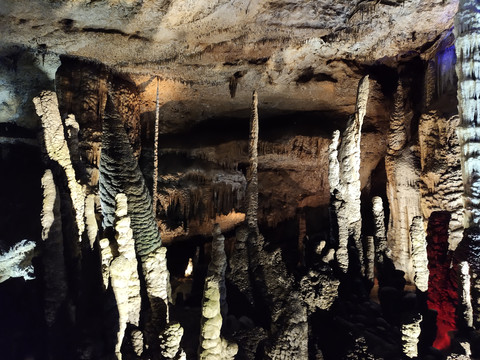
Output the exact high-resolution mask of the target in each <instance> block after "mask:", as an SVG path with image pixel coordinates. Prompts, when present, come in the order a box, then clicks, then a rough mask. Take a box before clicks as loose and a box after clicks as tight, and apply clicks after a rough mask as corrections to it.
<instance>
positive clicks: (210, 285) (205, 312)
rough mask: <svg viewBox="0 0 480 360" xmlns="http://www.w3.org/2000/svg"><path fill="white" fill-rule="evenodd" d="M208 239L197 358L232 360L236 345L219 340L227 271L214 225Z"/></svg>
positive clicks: (223, 249)
mask: <svg viewBox="0 0 480 360" xmlns="http://www.w3.org/2000/svg"><path fill="white" fill-rule="evenodd" d="M212 235H213V240H212V258H211V260H210V264H209V265H208V271H207V277H206V278H205V286H204V290H203V299H202V319H201V325H200V345H199V350H198V353H199V354H198V358H199V359H202V360H210V359H233V358H234V357H235V355H236V353H237V350H236V349H237V345H236V344H233V343H232V344H230V343H227V342H226V340H225V339H223V338H222V337H221V329H222V324H223V316H222V310H223V309H222V305H223V307H224V306H225V296H226V293H225V269H226V267H227V256H226V254H225V248H224V246H225V245H224V240H225V238H224V237H223V236H222V235H221V232H220V226H219V225H218V224H217V225H216V226H215V229H214V231H213V234H212ZM225 315H226V314H225ZM225 315H224V316H225Z"/></svg>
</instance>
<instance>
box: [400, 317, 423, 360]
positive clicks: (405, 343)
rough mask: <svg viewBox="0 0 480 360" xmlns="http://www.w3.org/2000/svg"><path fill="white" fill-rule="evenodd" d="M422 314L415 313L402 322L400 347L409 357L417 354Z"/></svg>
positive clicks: (414, 356)
mask: <svg viewBox="0 0 480 360" xmlns="http://www.w3.org/2000/svg"><path fill="white" fill-rule="evenodd" d="M421 322H422V315H420V314H416V315H415V316H413V317H411V318H410V319H409V320H408V321H407V322H404V323H403V324H402V348H403V353H404V354H405V355H406V356H407V357H409V358H410V359H413V358H416V357H417V356H418V338H419V336H420V333H421V332H422V330H421V328H420V323H421Z"/></svg>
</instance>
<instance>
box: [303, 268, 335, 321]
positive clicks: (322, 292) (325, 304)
mask: <svg viewBox="0 0 480 360" xmlns="http://www.w3.org/2000/svg"><path fill="white" fill-rule="evenodd" d="M339 286H340V280H338V279H337V278H335V277H334V276H332V275H330V274H322V273H319V272H318V271H315V270H310V271H309V273H308V274H307V275H306V276H305V277H303V278H302V280H301V281H300V291H301V293H302V297H303V301H304V302H305V304H306V305H307V307H308V312H309V313H314V312H315V311H317V310H329V309H330V307H331V306H332V305H333V303H334V301H335V300H336V299H337V297H338V287H339Z"/></svg>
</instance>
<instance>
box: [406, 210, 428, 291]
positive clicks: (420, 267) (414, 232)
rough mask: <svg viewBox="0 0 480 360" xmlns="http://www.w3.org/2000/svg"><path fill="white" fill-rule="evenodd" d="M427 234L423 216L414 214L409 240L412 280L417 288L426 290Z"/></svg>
mask: <svg viewBox="0 0 480 360" xmlns="http://www.w3.org/2000/svg"><path fill="white" fill-rule="evenodd" d="M426 237H427V234H426V232H425V228H424V226H423V218H422V217H421V216H415V217H414V218H413V221H412V225H411V226H410V241H411V243H412V262H413V269H414V273H415V276H414V281H415V285H416V286H417V288H418V290H420V291H423V292H426V291H427V290H428V277H429V272H428V257H427V239H426Z"/></svg>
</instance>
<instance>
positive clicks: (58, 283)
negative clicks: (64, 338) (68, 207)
mask: <svg viewBox="0 0 480 360" xmlns="http://www.w3.org/2000/svg"><path fill="white" fill-rule="evenodd" d="M42 188H43V208H42V214H41V216H42V218H41V223H42V240H43V241H44V242H45V246H44V253H43V258H42V260H43V268H44V279H45V290H44V291H45V295H44V298H45V320H46V322H47V325H48V326H49V327H51V326H52V325H53V324H54V323H55V321H56V319H57V318H58V312H59V309H60V307H61V306H62V304H63V302H64V300H65V298H66V296H67V275H66V269H65V259H64V255H63V252H64V246H63V233H62V215H61V211H60V197H59V195H58V191H57V187H56V185H55V181H54V178H53V174H52V172H51V171H50V170H49V169H47V170H46V171H45V173H44V175H43V177H42Z"/></svg>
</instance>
